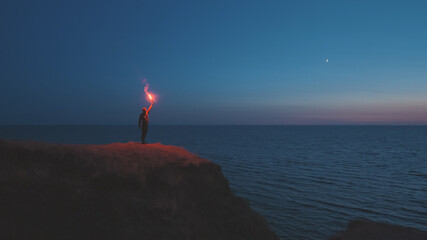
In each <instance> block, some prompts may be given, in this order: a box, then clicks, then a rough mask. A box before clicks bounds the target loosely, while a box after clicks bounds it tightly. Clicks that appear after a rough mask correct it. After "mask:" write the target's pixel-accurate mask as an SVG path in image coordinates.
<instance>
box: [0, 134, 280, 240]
mask: <svg viewBox="0 0 427 240" xmlns="http://www.w3.org/2000/svg"><path fill="white" fill-rule="evenodd" d="M0 196H1V198H0V213H1V214H0V238H1V239H245V240H246V239H278V237H277V236H276V235H275V234H274V233H273V232H272V231H271V230H270V228H269V227H268V224H267V222H266V221H265V219H264V218H263V217H262V216H260V215H259V214H257V213H256V212H255V211H253V210H252V209H251V208H250V207H249V205H248V203H247V202H246V201H245V200H244V199H242V198H239V197H236V196H234V195H233V193H232V191H231V189H230V187H229V184H228V181H227V180H226V179H225V177H224V176H223V174H222V172H221V168H220V166H218V165H216V164H214V163H212V162H210V161H208V160H206V159H203V158H200V157H198V156H196V155H194V154H191V153H189V152H188V151H186V150H185V149H183V148H179V147H174V146H165V145H162V144H147V145H141V144H139V143H114V144H109V145H64V144H49V143H38V142H24V141H6V140H0Z"/></svg>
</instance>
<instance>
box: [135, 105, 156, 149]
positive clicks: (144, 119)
mask: <svg viewBox="0 0 427 240" xmlns="http://www.w3.org/2000/svg"><path fill="white" fill-rule="evenodd" d="M153 103H154V102H151V105H150V107H149V108H148V110H147V109H146V108H143V109H142V113H141V115H139V121H138V128H141V123H142V135H141V143H142V144H145V136H146V135H147V131H148V113H149V112H150V110H151V108H152V107H153Z"/></svg>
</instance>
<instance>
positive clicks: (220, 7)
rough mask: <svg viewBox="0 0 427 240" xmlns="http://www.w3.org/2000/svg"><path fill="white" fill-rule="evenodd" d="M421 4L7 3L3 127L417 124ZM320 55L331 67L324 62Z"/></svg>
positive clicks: (423, 110)
mask: <svg viewBox="0 0 427 240" xmlns="http://www.w3.org/2000/svg"><path fill="white" fill-rule="evenodd" d="M426 12H427V1H392V0H388V1H374V0H370V1H345V0H340V1H326V0H325V1H319V0H316V1H304V0H295V1H284V0H281V1H232V0H227V1H57V0H53V1H34V0H31V1H19V0H16V1H7V2H3V3H2V5H1V8H0V29H1V37H0V51H1V52H0V66H1V68H0V111H1V113H0V116H1V118H0V124H137V120H138V116H139V114H140V112H141V107H144V106H148V102H147V101H145V98H144V93H143V87H144V85H143V84H142V79H143V78H146V79H147V80H148V82H149V83H150V90H152V91H154V92H155V93H156V94H157V95H158V96H159V99H158V103H157V104H156V105H155V106H154V107H153V111H152V112H151V113H150V123H151V124H427V14H426ZM326 59H328V63H326Z"/></svg>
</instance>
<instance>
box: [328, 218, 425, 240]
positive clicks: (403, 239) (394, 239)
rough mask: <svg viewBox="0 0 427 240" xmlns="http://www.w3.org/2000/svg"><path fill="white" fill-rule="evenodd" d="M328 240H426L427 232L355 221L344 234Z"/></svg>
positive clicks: (366, 221)
mask: <svg viewBox="0 0 427 240" xmlns="http://www.w3.org/2000/svg"><path fill="white" fill-rule="evenodd" d="M329 240H427V232H425V231H421V230H417V229H413V228H408V227H402V226H397V225H391V224H386V223H378V222H372V221H368V220H355V221H352V222H351V223H350V224H349V225H348V227H347V229H346V230H345V231H344V232H342V233H340V234H338V235H336V236H334V237H332V238H330V239H329Z"/></svg>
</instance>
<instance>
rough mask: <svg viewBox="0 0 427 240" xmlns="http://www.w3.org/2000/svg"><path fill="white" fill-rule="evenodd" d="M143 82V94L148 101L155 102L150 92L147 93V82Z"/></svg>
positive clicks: (154, 97)
mask: <svg viewBox="0 0 427 240" xmlns="http://www.w3.org/2000/svg"><path fill="white" fill-rule="evenodd" d="M143 82H144V83H145V87H144V92H145V95H146V96H147V98H148V100H149V101H150V102H151V103H152V102H155V101H156V95H154V94H153V93H151V92H149V91H148V87H149V86H148V83H147V80H146V79H144V80H143Z"/></svg>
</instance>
